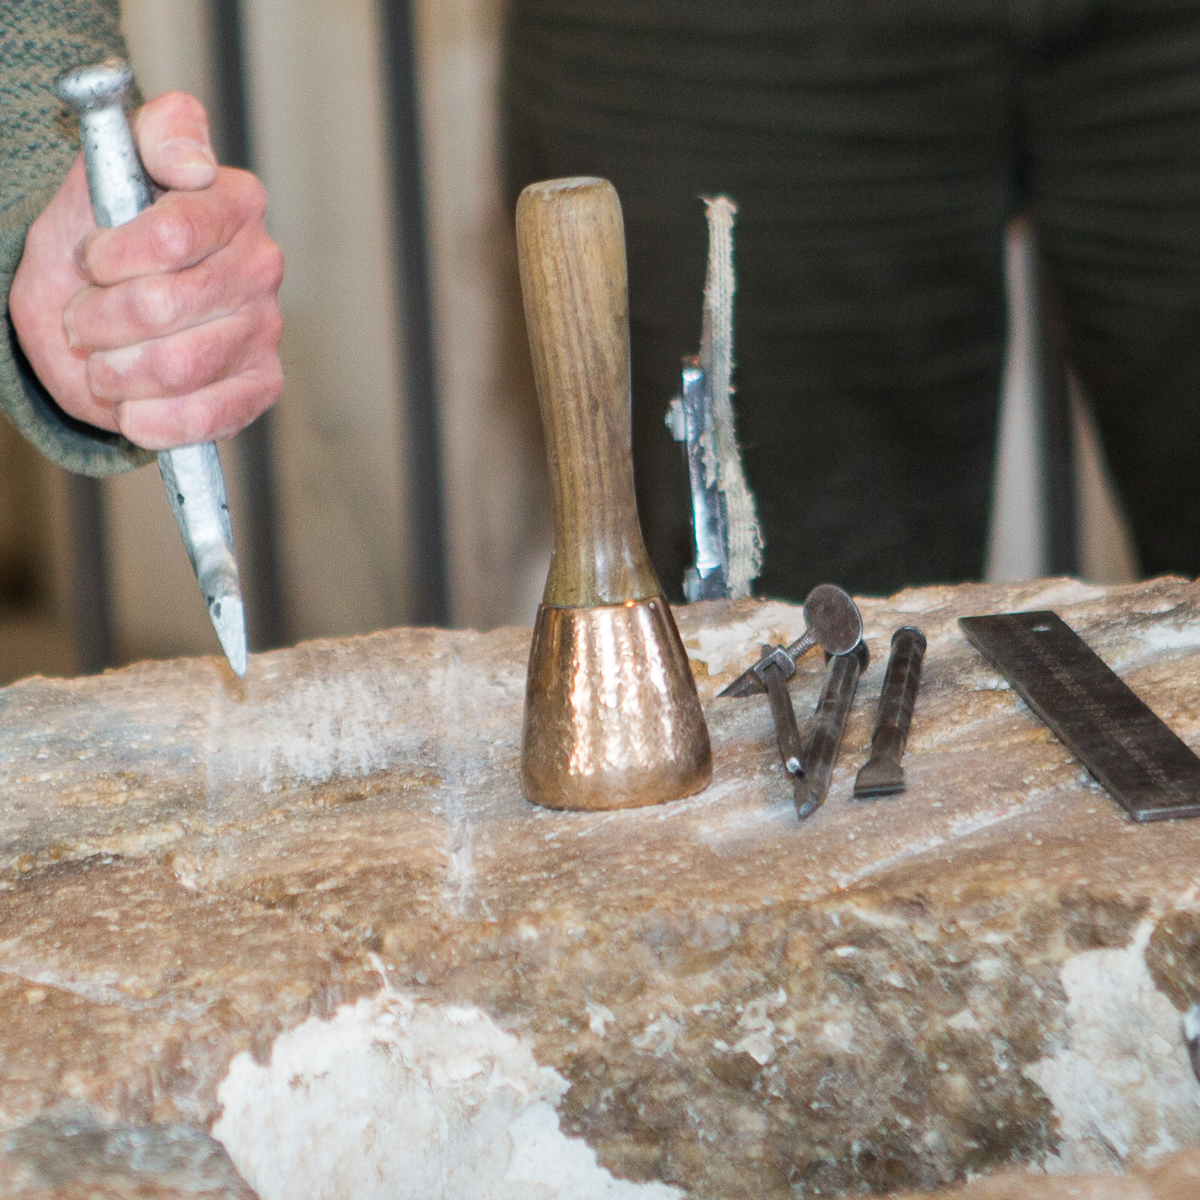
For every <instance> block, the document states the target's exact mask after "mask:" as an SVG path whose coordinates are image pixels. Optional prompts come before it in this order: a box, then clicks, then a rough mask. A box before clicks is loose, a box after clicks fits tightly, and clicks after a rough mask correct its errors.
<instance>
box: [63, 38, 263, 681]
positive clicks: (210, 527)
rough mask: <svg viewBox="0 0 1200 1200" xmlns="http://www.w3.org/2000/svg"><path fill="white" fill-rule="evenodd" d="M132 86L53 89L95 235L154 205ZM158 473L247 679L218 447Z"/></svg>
mask: <svg viewBox="0 0 1200 1200" xmlns="http://www.w3.org/2000/svg"><path fill="white" fill-rule="evenodd" d="M132 83H133V74H132V72H131V71H130V70H129V67H128V66H127V65H126V64H125V63H123V62H121V61H120V60H118V59H110V60H109V61H107V62H103V63H98V64H96V65H95V66H90V67H83V68H81V69H80V70H77V71H71V72H70V73H68V74H66V75H63V76H62V77H61V78H60V79H58V80H57V81H56V83H55V85H54V93H55V95H56V96H58V97H59V99H61V100H64V101H66V102H67V103H68V104H69V105H70V106H71V107H72V108H73V109H74V110H75V112H76V113H77V114H78V117H79V128H80V140H81V141H82V143H83V158H84V165H85V166H86V168H87V178H88V192H89V193H90V195H91V199H92V210H93V212H94V213H95V216H96V224H97V225H99V226H100V227H101V228H112V227H114V226H116V225H123V224H125V223H126V222H127V221H132V220H133V219H134V217H136V216H137V215H138V214H139V213H140V212H142V211H143V210H144V209H146V208H149V207H150V205H151V203H152V202H153V194H152V192H151V189H150V183H149V180H148V179H147V178H146V173H145V170H144V169H143V167H142V163H141V159H140V158H139V157H138V152H137V147H136V145H135V144H134V140H133V133H132V131H131V130H130V128H129V122H128V121H127V120H126V117H125V98H126V96H127V95H128V92H129V88H130V86H131V85H132ZM158 466H159V470H160V471H161V472H162V477H163V483H164V485H165V486H166V489H167V499H168V500H169V501H170V504H171V510H172V512H174V514H175V520H176V522H177V523H178V525H179V531H180V533H181V534H182V535H183V542H184V545H185V546H186V547H187V552H188V558H189V559H191V563H192V569H193V570H194V571H195V572H196V579H197V580H198V582H199V584H200V590H201V592H202V593H203V595H204V601H205V604H206V605H207V606H208V615H209V617H210V619H211V620H212V623H213V627H214V628H215V629H216V631H217V637H218V638H219V639H220V642H221V648H222V649H223V650H224V651H225V656H226V657H227V658H228V659H229V665H230V666H231V667H232V668H233V670H234V671H235V672H236V673H237V674H238V675H245V674H246V615H245V608H244V606H243V604H242V593H241V586H240V583H239V580H238V567H237V558H236V557H235V555H234V550H233V527H232V525H231V524H230V520H229V504H228V501H227V500H226V496H225V477H224V474H223V473H222V470H221V460H220V459H219V458H218V456H217V448H216V446H215V445H214V444H213V443H212V442H207V443H205V444H203V445H199V446H185V447H183V448H181V449H178V450H163V451H161V452H160V453H159V455H158Z"/></svg>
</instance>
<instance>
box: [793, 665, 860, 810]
mask: <svg viewBox="0 0 1200 1200" xmlns="http://www.w3.org/2000/svg"><path fill="white" fill-rule="evenodd" d="M870 657H871V656H870V654H869V653H868V652H867V643H866V642H862V641H860V642H859V643H858V645H857V646H855V647H854V649H853V650H852V651H851V652H850V653H849V654H837V655H834V656H833V657H832V658H830V660H829V668H828V672H827V674H826V676H825V686H824V687H823V688H822V689H821V695H820V697H819V698H818V700H817V709H816V715H815V716H814V717H813V724H812V729H811V731H810V732H809V735H808V742H807V743H806V744H805V747H804V775H803V777H802V778H798V779H797V780H796V781H795V784H794V785H793V786H794V790H795V795H796V816H798V817H799V818H800V820H802V821H803V820H804V819H805V818H806V817H811V816H812V814H813V813H815V812H816V811H817V809H818V808H820V807H821V805H822V804H824V803H825V797H826V796H827V795H828V793H829V782H830V780H831V779H832V778H833V767H834V764H835V763H836V762H837V756H838V749H839V748H840V746H841V744H842V734H843V733H844V732H845V731H846V718H847V717H849V715H850V709H851V708H852V707H853V705H854V693H855V692H856V691H857V690H858V680H859V677H860V676H861V675H862V673H863V671H865V670H866V669H867V663H868V662H869V661H870Z"/></svg>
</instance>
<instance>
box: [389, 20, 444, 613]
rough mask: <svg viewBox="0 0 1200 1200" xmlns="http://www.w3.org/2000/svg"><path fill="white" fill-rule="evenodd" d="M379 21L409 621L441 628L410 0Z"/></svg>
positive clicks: (432, 386)
mask: <svg viewBox="0 0 1200 1200" xmlns="http://www.w3.org/2000/svg"><path fill="white" fill-rule="evenodd" d="M379 15H380V31H381V36H382V38H383V62H384V73H385V77H386V83H387V96H388V107H389V116H390V120H389V122H388V127H389V143H390V146H389V149H390V152H391V172H392V193H393V198H392V203H393V212H394V221H395V226H394V228H395V237H396V258H397V270H398V279H397V285H398V293H399V301H400V304H399V308H400V321H401V330H400V345H401V348H402V353H403V356H404V368H405V375H406V379H405V383H406V389H405V390H406V393H407V401H408V437H409V444H408V447H407V459H408V467H409V479H410V495H411V503H410V511H411V513H412V515H413V521H414V523H415V533H416V539H415V540H416V568H417V574H416V586H415V588H414V596H413V621H414V623H415V624H419V625H444V624H446V622H447V620H448V617H449V604H448V599H447V587H446V555H445V531H444V518H443V503H442V465H441V461H442V456H441V441H440V437H439V429H438V425H439V421H438V406H437V390H436V377H435V372H434V361H433V320H432V305H431V298H430V285H429V255H428V243H427V240H426V226H425V197H424V185H423V171H422V163H421V138H420V122H419V119H418V103H417V96H418V91H417V77H416V54H415V50H416V46H415V39H414V36H413V12H412V3H411V0H380V7H379Z"/></svg>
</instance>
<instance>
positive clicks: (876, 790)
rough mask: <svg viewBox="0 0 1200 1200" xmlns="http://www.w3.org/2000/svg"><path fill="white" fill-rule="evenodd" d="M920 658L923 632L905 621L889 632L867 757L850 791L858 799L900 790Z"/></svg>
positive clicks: (922, 648)
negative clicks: (881, 684)
mask: <svg viewBox="0 0 1200 1200" xmlns="http://www.w3.org/2000/svg"><path fill="white" fill-rule="evenodd" d="M924 658H925V635H924V634H923V633H922V632H921V631H920V630H919V629H914V628H913V627H912V626H911V625H905V626H903V627H902V628H900V629H897V630H896V632H895V633H893V634H892V652H891V654H889V655H888V664H887V670H886V671H885V672H884V675H883V690H882V691H881V692H880V694H879V710H878V712H877V714H876V716H875V732H874V733H873V734H872V735H871V757H870V758H868V759H867V761H866V762H865V763H864V764H863V766H862V768H861V769H860V770H859V772H858V776H857V778H856V779H855V780H854V795H855V797H856V798H858V799H859V800H865V799H869V798H871V797H872V796H894V795H896V794H897V793H899V792H902V791H904V768H903V767H902V766H901V765H900V760H901V759H902V758H903V757H904V747H905V746H906V745H907V743H908V730H909V727H910V726H911V725H912V716H913V709H914V708H915V707H916V703H917V692H918V690H919V689H920V687H921V663H922V661H923V660H924Z"/></svg>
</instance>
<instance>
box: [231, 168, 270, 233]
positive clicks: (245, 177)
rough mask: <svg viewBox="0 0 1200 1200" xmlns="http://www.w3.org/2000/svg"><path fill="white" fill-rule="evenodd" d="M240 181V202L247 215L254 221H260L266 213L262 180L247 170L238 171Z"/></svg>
mask: <svg viewBox="0 0 1200 1200" xmlns="http://www.w3.org/2000/svg"><path fill="white" fill-rule="evenodd" d="M238 176H239V177H240V181H241V188H242V203H243V205H244V206H245V210H246V213H247V215H248V216H249V217H250V218H251V219H252V220H255V221H262V220H264V219H265V218H266V215H267V189H266V188H265V187H263V184H262V180H260V179H259V178H258V176H257V175H252V174H251V173H250V172H249V171H239V172H238Z"/></svg>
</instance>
